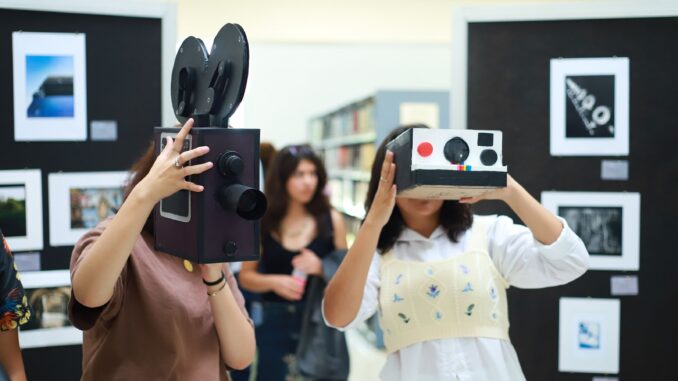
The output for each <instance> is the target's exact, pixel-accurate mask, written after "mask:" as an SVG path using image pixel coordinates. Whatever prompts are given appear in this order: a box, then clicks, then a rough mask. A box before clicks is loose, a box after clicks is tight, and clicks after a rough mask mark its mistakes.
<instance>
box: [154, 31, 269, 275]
mask: <svg viewBox="0 0 678 381" xmlns="http://www.w3.org/2000/svg"><path fill="white" fill-rule="evenodd" d="M248 67H249V48H248V43H247V37H246V36H245V31H244V30H243V29H242V28H241V27H240V26H239V25H236V24H226V25H225V26H224V27H223V28H221V30H220V31H219V33H218V34H217V36H216V38H215V39H214V44H213V45H212V49H211V51H210V52H209V54H208V51H207V49H206V48H205V45H204V44H203V42H202V41H201V40H200V39H197V38H195V37H189V38H187V39H186V40H184V42H183V43H182V44H181V47H180V48H179V51H178V52H177V55H176V58H175V60H174V68H173V69H172V84H171V92H172V107H173V108H174V113H175V115H176V117H177V120H179V122H181V123H182V124H183V123H185V122H186V121H187V120H188V119H189V118H191V117H192V118H193V119H194V125H193V128H192V129H191V132H190V134H189V136H188V137H187V138H186V140H185V141H184V146H183V148H182V152H183V151H187V150H190V149H193V148H196V147H199V146H203V145H206V146H209V148H210V151H209V153H208V154H206V155H204V156H201V157H199V158H197V159H194V160H191V161H190V162H188V163H186V165H196V164H201V163H205V162H207V161H211V162H212V163H214V167H213V168H212V169H210V170H208V171H207V172H204V173H202V174H199V175H193V176H190V178H189V179H188V180H189V181H192V182H194V183H196V184H199V185H203V186H204V191H203V192H197V193H194V192H189V191H187V190H181V191H179V192H177V193H175V194H173V195H171V196H169V197H167V198H165V199H163V200H162V201H160V203H158V205H156V207H155V210H154V212H153V213H154V230H155V248H156V250H161V251H164V252H166V253H169V254H171V255H174V256H177V257H180V258H184V259H188V260H190V261H192V262H195V263H216V262H232V261H247V260H257V259H258V258H259V221H258V220H259V219H260V218H261V217H262V216H263V215H264V213H265V212H266V207H267V203H266V198H265V197H264V194H263V193H261V192H260V191H259V130H255V129H231V128H228V118H229V117H230V116H231V115H232V114H233V113H234V112H235V110H236V108H237V107H238V105H239V104H240V101H241V100H242V97H243V94H244V93H245V86H246V83H247V72H248ZM179 130H180V128H174V127H172V128H168V127H156V128H155V131H154V139H155V147H156V154H160V152H161V151H162V149H163V148H164V145H165V143H166V138H167V137H168V136H170V137H175V136H176V135H177V133H178V132H179Z"/></svg>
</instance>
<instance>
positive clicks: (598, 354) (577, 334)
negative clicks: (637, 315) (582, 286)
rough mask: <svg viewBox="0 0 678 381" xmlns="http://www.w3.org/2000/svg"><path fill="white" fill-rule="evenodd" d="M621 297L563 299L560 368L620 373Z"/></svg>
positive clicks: (560, 326) (559, 335)
mask: <svg viewBox="0 0 678 381" xmlns="http://www.w3.org/2000/svg"><path fill="white" fill-rule="evenodd" d="M620 308H621V307H620V302H619V299H593V298H560V321H559V333H558V370H559V371H561V372H579V373H603V374H617V373H619V325H620V324H619V322H620Z"/></svg>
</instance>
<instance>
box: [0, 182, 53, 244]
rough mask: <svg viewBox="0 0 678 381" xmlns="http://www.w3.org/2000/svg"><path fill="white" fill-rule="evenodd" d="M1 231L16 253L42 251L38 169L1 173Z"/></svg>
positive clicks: (40, 183) (40, 190)
mask: <svg viewBox="0 0 678 381" xmlns="http://www.w3.org/2000/svg"><path fill="white" fill-rule="evenodd" d="M0 230H2V233H3V234H4V236H5V238H6V239H7V244H8V245H9V247H10V248H11V249H12V251H14V252H17V251H27V250H42V246H43V241H42V177H41V172H40V170H39V169H22V170H0Z"/></svg>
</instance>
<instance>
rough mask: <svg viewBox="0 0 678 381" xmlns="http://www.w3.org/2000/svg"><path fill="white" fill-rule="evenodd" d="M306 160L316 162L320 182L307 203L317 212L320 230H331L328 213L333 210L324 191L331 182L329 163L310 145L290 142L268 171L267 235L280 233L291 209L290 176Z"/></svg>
mask: <svg viewBox="0 0 678 381" xmlns="http://www.w3.org/2000/svg"><path fill="white" fill-rule="evenodd" d="M302 160H308V161H310V162H311V163H313V165H314V166H315V171H316V174H317V176H318V185H317V187H316V189H315V193H314V194H313V197H312V198H311V201H309V202H308V203H307V204H306V205H305V206H306V210H307V211H308V212H309V213H310V214H311V215H312V216H313V218H314V219H315V221H316V226H317V227H318V234H319V235H320V234H323V232H326V231H328V229H327V226H325V225H326V224H327V223H326V219H324V218H323V217H324V216H327V215H329V213H330V201H329V199H328V198H327V196H326V195H325V193H324V190H325V185H326V184H327V172H326V171H325V166H324V165H323V163H322V161H321V160H320V158H319V157H318V155H316V154H315V152H313V150H312V149H311V147H309V146H307V145H298V146H287V147H285V148H283V149H282V150H280V151H279V152H278V153H277V154H276V155H275V156H274V157H273V161H272V162H271V166H270V168H269V169H268V171H267V173H266V185H265V187H264V193H265V194H266V198H267V200H268V210H267V211H266V214H265V215H264V218H262V220H261V232H262V234H263V235H264V236H266V235H271V234H273V233H275V234H277V235H280V223H281V222H282V219H283V218H284V217H285V214H286V213H287V208H288V207H289V202H290V196H289V194H287V180H288V179H289V178H290V176H292V174H293V173H294V171H295V170H296V169H297V167H298V166H299V163H300V162H301V161H302Z"/></svg>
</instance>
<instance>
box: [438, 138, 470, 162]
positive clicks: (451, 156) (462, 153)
mask: <svg viewBox="0 0 678 381" xmlns="http://www.w3.org/2000/svg"><path fill="white" fill-rule="evenodd" d="M443 153H444V154H445V158H446V159H447V160H449V161H450V163H452V164H461V163H463V162H464V161H466V159H468V154H469V148H468V144H466V142H465V141H464V139H462V138H460V137H454V138H452V139H450V140H448V141H447V143H445V148H444V149H443Z"/></svg>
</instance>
